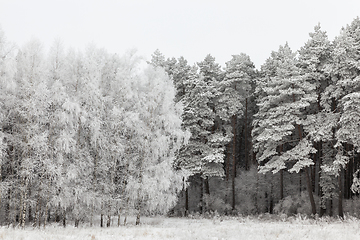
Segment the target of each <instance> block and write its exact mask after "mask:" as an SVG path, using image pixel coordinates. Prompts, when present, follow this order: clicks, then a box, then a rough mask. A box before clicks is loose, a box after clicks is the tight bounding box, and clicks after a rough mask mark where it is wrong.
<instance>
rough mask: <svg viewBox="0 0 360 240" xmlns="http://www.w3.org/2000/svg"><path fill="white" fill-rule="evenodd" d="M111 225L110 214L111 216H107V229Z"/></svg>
mask: <svg viewBox="0 0 360 240" xmlns="http://www.w3.org/2000/svg"><path fill="white" fill-rule="evenodd" d="M110 223H111V215H110V214H109V215H108V216H107V222H106V227H110Z"/></svg>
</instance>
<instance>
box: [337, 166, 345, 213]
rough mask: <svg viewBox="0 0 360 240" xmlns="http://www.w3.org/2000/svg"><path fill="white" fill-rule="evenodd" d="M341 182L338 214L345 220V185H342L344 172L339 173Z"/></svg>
mask: <svg viewBox="0 0 360 240" xmlns="http://www.w3.org/2000/svg"><path fill="white" fill-rule="evenodd" d="M338 181H339V193H338V214H339V217H340V218H342V219H343V218H344V210H343V184H342V170H340V172H339V176H338Z"/></svg>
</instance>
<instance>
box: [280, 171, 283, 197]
mask: <svg viewBox="0 0 360 240" xmlns="http://www.w3.org/2000/svg"><path fill="white" fill-rule="evenodd" d="M283 198H284V170H283V169H281V170H280V200H281V199H283Z"/></svg>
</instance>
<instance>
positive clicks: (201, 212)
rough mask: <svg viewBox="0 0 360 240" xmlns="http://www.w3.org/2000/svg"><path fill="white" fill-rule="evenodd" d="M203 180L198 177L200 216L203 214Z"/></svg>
mask: <svg viewBox="0 0 360 240" xmlns="http://www.w3.org/2000/svg"><path fill="white" fill-rule="evenodd" d="M203 185H204V179H203V178H202V177H201V176H200V214H203V213H204V212H203V211H204V187H203Z"/></svg>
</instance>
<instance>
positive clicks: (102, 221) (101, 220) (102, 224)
mask: <svg viewBox="0 0 360 240" xmlns="http://www.w3.org/2000/svg"><path fill="white" fill-rule="evenodd" d="M100 227H104V214H103V213H101V214H100Z"/></svg>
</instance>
